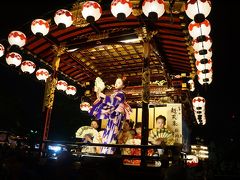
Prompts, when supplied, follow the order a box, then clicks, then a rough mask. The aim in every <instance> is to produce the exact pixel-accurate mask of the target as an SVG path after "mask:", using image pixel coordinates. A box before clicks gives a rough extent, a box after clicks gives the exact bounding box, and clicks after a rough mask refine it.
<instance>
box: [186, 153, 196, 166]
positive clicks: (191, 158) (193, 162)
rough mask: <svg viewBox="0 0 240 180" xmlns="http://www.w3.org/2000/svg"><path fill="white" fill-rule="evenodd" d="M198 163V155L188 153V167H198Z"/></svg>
mask: <svg viewBox="0 0 240 180" xmlns="http://www.w3.org/2000/svg"><path fill="white" fill-rule="evenodd" d="M197 165H198V157H197V156H195V155H191V154H188V155H187V166H188V167H196V166H197Z"/></svg>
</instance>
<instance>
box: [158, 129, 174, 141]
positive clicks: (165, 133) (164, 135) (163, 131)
mask: <svg viewBox="0 0 240 180" xmlns="http://www.w3.org/2000/svg"><path fill="white" fill-rule="evenodd" d="M171 136H173V133H172V131H170V130H168V129H166V128H162V129H160V130H158V131H156V137H157V138H164V139H165V138H169V137H171Z"/></svg>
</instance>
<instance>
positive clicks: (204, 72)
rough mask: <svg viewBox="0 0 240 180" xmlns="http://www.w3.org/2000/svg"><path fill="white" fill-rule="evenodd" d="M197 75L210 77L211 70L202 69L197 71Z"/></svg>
mask: <svg viewBox="0 0 240 180" xmlns="http://www.w3.org/2000/svg"><path fill="white" fill-rule="evenodd" d="M197 75H198V77H199V78H201V79H205V78H212V75H213V70H212V69H204V70H202V71H199V70H198V71H197Z"/></svg>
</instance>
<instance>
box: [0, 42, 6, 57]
mask: <svg viewBox="0 0 240 180" xmlns="http://www.w3.org/2000/svg"><path fill="white" fill-rule="evenodd" d="M4 52H5V48H4V46H3V45H2V44H0V57H2V56H3V55H4Z"/></svg>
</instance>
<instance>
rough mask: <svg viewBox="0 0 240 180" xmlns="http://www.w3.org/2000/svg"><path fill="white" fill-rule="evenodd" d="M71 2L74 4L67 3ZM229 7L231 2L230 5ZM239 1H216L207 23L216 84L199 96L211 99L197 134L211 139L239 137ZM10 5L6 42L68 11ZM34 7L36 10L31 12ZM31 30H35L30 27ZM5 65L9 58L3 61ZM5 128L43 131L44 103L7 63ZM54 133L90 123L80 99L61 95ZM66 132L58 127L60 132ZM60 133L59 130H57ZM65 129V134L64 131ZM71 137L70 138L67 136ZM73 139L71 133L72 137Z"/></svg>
mask: <svg viewBox="0 0 240 180" xmlns="http://www.w3.org/2000/svg"><path fill="white" fill-rule="evenodd" d="M67 2H69V3H71V2H74V1H73V0H71V1H67ZM226 2H227V3H226ZM236 2H237V1H234V0H228V1H217V0H215V1H212V10H211V13H210V15H209V16H208V17H207V19H208V20H209V21H210V23H211V27H212V29H211V33H210V36H211V38H212V41H213V45H212V50H213V57H212V61H213V82H212V83H211V84H210V85H209V86H208V87H207V88H206V89H205V88H200V89H199V92H200V95H202V96H203V97H205V99H206V101H207V102H206V103H207V104H206V108H207V125H205V127H197V128H196V132H195V133H200V134H202V135H207V136H209V137H211V138H218V137H230V138H232V137H239V133H238V132H237V127H239V124H240V123H239V121H240V117H239V112H240V110H239V101H240V96H239V92H240V91H239V89H238V87H239V75H238V73H239V64H240V63H239V61H240V59H239V55H238V52H239V45H238V44H239V43H238V42H239V32H240V31H239V28H237V27H236V26H237V23H236V22H237V21H239V18H238V17H239V14H238V12H239V9H238V6H236V5H234V3H236ZM5 3H7V4H9V5H8V6H3V5H2V6H1V7H0V16H1V18H0V40H2V39H4V38H5V39H7V36H8V33H9V32H10V31H12V30H17V29H18V27H21V26H22V25H24V24H25V23H28V22H30V21H32V20H33V19H35V18H40V17H41V16H42V15H44V13H45V12H51V11H52V13H53V14H54V12H55V10H57V9H59V8H62V7H64V4H65V3H66V2H64V1H56V0H55V1H53V0H51V1H49V3H51V4H49V3H48V4H46V5H44V3H42V4H41V3H39V4H37V5H36V2H35V1H32V3H28V2H25V1H16V2H14V1H6V2H5ZM29 6H32V8H31V9H29ZM29 28H30V27H29ZM0 60H1V61H5V59H3V58H0ZM0 81H1V89H0V114H1V118H0V119H1V126H0V129H4V128H9V129H12V130H14V131H15V130H16V129H17V130H21V131H25V130H27V129H28V128H32V129H38V128H39V126H41V122H42V115H41V111H42V99H43V93H44V85H43V84H41V83H39V82H37V81H36V80H33V78H29V77H27V76H25V75H23V74H19V72H17V71H15V70H14V69H12V68H9V67H8V66H7V65H6V63H0ZM52 116H53V119H54V121H53V122H52V130H53V132H55V134H54V136H55V137H59V138H61V136H63V135H61V134H62V133H63V132H66V131H68V132H73V133H74V132H75V129H74V128H78V127H79V126H80V125H81V124H84V123H87V117H85V115H83V114H82V112H80V110H79V100H73V99H71V98H67V96H63V95H61V94H57V95H56V98H55V108H54V111H53V114H52ZM61 126H62V127H64V129H63V128H59V127H61ZM55 128H56V129H58V130H55ZM59 129H60V130H59ZM67 135H69V134H67ZM71 135H72V134H71Z"/></svg>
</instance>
